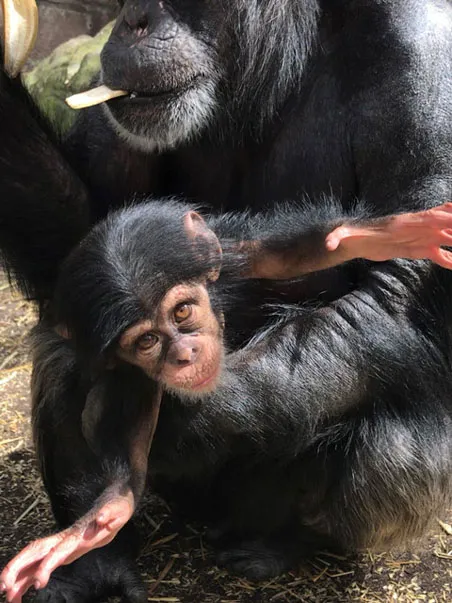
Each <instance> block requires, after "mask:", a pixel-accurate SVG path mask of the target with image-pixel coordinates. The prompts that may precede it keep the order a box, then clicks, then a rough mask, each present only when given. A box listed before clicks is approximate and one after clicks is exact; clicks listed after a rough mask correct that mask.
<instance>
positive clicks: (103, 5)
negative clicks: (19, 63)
mask: <svg viewBox="0 0 452 603" xmlns="http://www.w3.org/2000/svg"><path fill="white" fill-rule="evenodd" d="M37 2H38V8H39V34H38V39H37V43H36V46H35V49H34V51H33V54H32V57H31V58H32V59H33V60H38V59H41V58H43V57H45V56H47V55H48V54H49V52H51V51H52V50H53V49H54V48H55V47H56V46H58V44H61V43H62V42H65V41H66V40H68V39H69V38H73V37H74V36H78V35H81V34H89V35H94V34H96V33H97V32H98V31H99V30H100V29H101V28H102V27H103V26H104V25H105V24H106V23H108V22H109V21H111V20H112V19H113V18H114V17H115V14H116V13H117V10H118V5H117V3H116V1H115V0H37Z"/></svg>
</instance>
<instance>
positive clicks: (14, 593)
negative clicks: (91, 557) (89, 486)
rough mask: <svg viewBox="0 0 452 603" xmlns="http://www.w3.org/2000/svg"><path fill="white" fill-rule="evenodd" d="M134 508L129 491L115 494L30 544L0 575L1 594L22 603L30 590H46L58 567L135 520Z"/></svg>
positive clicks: (13, 602)
mask: <svg viewBox="0 0 452 603" xmlns="http://www.w3.org/2000/svg"><path fill="white" fill-rule="evenodd" d="M134 508H135V505H134V497H133V494H132V492H131V491H130V490H129V491H128V492H127V493H126V494H124V495H118V494H115V495H114V497H112V498H110V499H109V500H107V502H104V503H102V504H101V505H99V506H98V507H95V508H94V509H93V510H91V511H89V512H88V513H87V514H86V515H84V516H83V517H81V518H80V519H79V520H78V521H77V522H75V523H74V524H73V525H72V526H70V527H69V528H66V529H65V530H63V531H61V532H58V533H57V534H53V535H52V536H48V537H46V538H40V539H38V540H35V541H34V542H32V543H30V544H29V545H27V546H26V547H25V548H24V549H23V550H22V551H21V552H20V553H19V554H18V555H16V557H14V559H12V560H11V561H10V562H9V563H8V565H7V566H6V567H5V568H4V570H3V571H2V573H1V574H0V592H5V593H6V600H7V601H8V603H21V601H22V597H23V595H24V594H25V593H26V592H27V590H28V589H29V588H30V587H32V586H34V587H35V588H36V589H40V588H44V587H45V586H46V585H47V583H48V581H49V578H50V575H51V574H52V572H53V571H54V570H55V569H56V568H57V567H60V566H61V565H68V564H69V563H72V562H73V561H75V560H76V559H78V558H79V557H81V556H82V555H85V554H86V553H87V552H89V551H91V550H93V549H97V548H100V547H103V546H105V545H107V544H108V543H109V542H111V541H112V540H113V539H114V538H115V536H116V534H117V533H118V532H119V530H120V529H121V528H122V527H124V526H125V524H126V523H127V522H128V521H129V519H130V518H131V517H132V515H133V512H134Z"/></svg>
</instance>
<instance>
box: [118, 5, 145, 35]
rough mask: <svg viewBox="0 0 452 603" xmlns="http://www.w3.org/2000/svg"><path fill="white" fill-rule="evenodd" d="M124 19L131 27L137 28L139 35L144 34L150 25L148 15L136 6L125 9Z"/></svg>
mask: <svg viewBox="0 0 452 603" xmlns="http://www.w3.org/2000/svg"><path fill="white" fill-rule="evenodd" d="M124 21H125V22H126V23H127V25H128V26H129V27H130V29H133V30H135V31H136V32H137V33H138V35H141V34H143V33H144V32H145V31H146V29H147V27H148V25H149V17H148V15H147V14H145V13H143V12H141V11H137V10H136V9H134V8H130V9H129V10H126V11H125V13H124Z"/></svg>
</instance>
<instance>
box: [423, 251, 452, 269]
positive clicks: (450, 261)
mask: <svg viewBox="0 0 452 603" xmlns="http://www.w3.org/2000/svg"><path fill="white" fill-rule="evenodd" d="M428 259H429V260H432V262H435V264H438V265H439V266H441V267H442V268H446V269H447V270H452V253H451V252H450V251H447V250H446V249H441V248H440V247H438V248H435V249H434V250H432V251H431V252H430V253H429V255H428Z"/></svg>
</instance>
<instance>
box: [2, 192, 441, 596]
mask: <svg viewBox="0 0 452 603" xmlns="http://www.w3.org/2000/svg"><path fill="white" fill-rule="evenodd" d="M432 212H433V215H434V214H435V213H436V214H438V216H439V217H441V216H442V219H445V220H446V223H449V224H450V213H451V212H452V207H451V206H447V207H446V208H444V209H440V210H430V212H426V214H412V215H411V216H409V215H408V216H406V215H404V216H400V217H399V218H396V221H397V227H396V228H393V229H392V232H393V233H394V232H395V233H396V234H397V237H399V238H400V235H401V234H402V233H404V234H405V235H408V236H409V239H410V240H413V239H415V238H417V237H416V232H419V231H420V232H421V235H422V234H426V233H427V232H428V231H427V230H426V228H425V222H424V221H423V220H422V217H423V216H424V217H425V215H427V216H428V215H432ZM447 212H449V213H447ZM354 214H355V216H354V219H353V220H351V219H350V217H347V216H344V213H343V211H342V209H341V207H340V204H339V203H337V202H336V203H334V202H329V203H327V202H326V201H325V202H324V203H323V205H322V206H321V207H315V206H313V205H311V206H304V207H297V206H294V205H293V206H291V207H286V208H279V209H277V210H276V211H275V212H272V213H271V214H267V215H255V216H253V217H250V216H249V215H248V214H237V215H232V216H231V215H227V216H221V217H217V218H212V217H211V218H210V219H209V224H208V225H207V224H206V223H205V222H204V220H203V219H202V218H201V216H200V215H199V214H198V213H196V212H194V211H193V210H191V209H190V208H189V207H186V206H184V205H182V204H181V203H175V202H174V201H172V202H171V201H167V202H151V203H148V204H145V205H139V206H137V207H134V208H131V209H128V210H123V211H122V212H119V213H117V214H116V215H112V216H111V217H110V218H109V219H108V220H107V221H106V222H105V223H101V224H100V225H99V226H98V227H96V228H95V229H94V230H93V231H92V232H91V233H90V234H89V235H88V236H87V237H86V238H85V240H84V241H83V242H82V243H81V244H80V245H79V246H78V247H77V248H76V250H75V251H74V252H73V253H72V254H71V255H70V256H69V258H68V259H67V260H66V262H65V264H64V266H63V269H62V272H61V275H60V279H59V283H58V285H57V289H56V295H55V298H54V300H53V301H52V302H51V305H50V306H49V307H48V308H47V313H46V318H45V319H44V320H43V321H42V322H41V325H40V326H39V328H38V329H37V331H36V341H35V353H36V358H35V360H36V362H35V372H34V385H33V391H34V422H35V435H36V439H37V445H38V453H39V457H40V459H41V462H42V464H43V466H44V467H46V469H45V471H44V473H43V475H44V480H45V483H46V486H47V489H48V491H49V493H50V495H51V500H52V504H53V509H54V512H55V515H56V517H57V519H58V521H59V523H60V525H62V526H69V527H66V529H65V530H64V531H62V532H60V533H58V534H55V535H53V536H50V537H48V538H44V539H41V540H39V541H36V542H34V543H32V544H31V545H29V546H28V547H27V548H26V549H25V550H24V551H22V553H21V554H20V555H18V556H17V557H16V558H15V559H14V560H13V561H12V562H11V563H10V564H9V566H8V567H7V568H6V569H5V571H4V572H3V574H2V579H3V580H4V582H5V589H7V591H8V593H7V594H8V598H9V600H13V601H18V600H19V599H20V597H21V594H22V593H23V592H24V591H25V590H26V589H27V588H28V587H29V586H30V585H32V584H36V585H37V586H38V587H44V586H46V585H47V582H48V580H49V576H50V574H51V572H52V570H53V569H55V568H56V567H58V566H60V565H62V564H63V563H68V562H70V561H74V560H76V559H77V558H79V557H80V556H82V555H84V554H85V553H87V552H88V551H89V550H91V549H94V548H96V547H99V546H102V545H105V544H108V543H110V542H111V540H112V539H113V538H115V536H116V540H115V542H114V543H112V544H111V545H110V546H109V547H107V548H106V549H105V550H103V551H102V552H101V553H99V552H97V553H95V555H96V559H95V560H94V559H92V553H91V554H90V555H88V556H87V557H86V558H82V559H80V560H79V561H77V562H76V563H75V564H74V565H73V566H72V567H71V568H69V569H67V568H66V569H65V570H63V571H62V570H61V569H60V570H59V571H60V575H59V574H58V573H57V574H56V575H55V578H54V579H53V580H52V582H51V583H50V585H49V587H48V589H47V591H44V593H45V595H44V598H45V599H47V598H49V597H50V599H53V598H61V597H62V598H64V599H71V598H73V597H75V598H77V600H78V599H81V600H83V599H85V598H89V597H93V598H95V597H97V596H99V595H105V594H107V593H109V592H115V589H116V590H119V591H121V590H122V592H123V594H124V595H125V596H126V598H127V599H133V600H136V599H137V598H138V597H139V596H140V594H141V589H140V586H139V581H138V580H137V578H136V576H135V574H134V572H133V568H130V566H129V564H130V561H131V559H132V558H133V554H134V550H135V546H136V545H135V544H134V542H135V538H134V536H133V528H132V526H131V525H130V524H129V525H128V526H127V527H124V526H125V524H126V523H127V521H128V520H129V519H130V517H131V515H132V513H133V511H134V510H135V508H136V506H137V504H138V502H139V500H140V497H141V494H142V492H143V489H144V486H145V482H146V473H147V466H148V456H149V450H150V446H151V442H152V439H153V436H154V432H155V428H156V423H157V418H158V414H159V409H160V403H161V397H162V393H164V394H165V397H164V400H163V405H162V408H161V418H160V422H159V424H158V427H157V431H156V432H155V435H156V437H155V440H154V443H153V446H152V448H151V454H150V469H151V474H153V475H154V477H156V478H157V482H156V485H157V487H158V488H159V487H160V489H161V490H162V491H163V492H164V493H166V494H169V495H170V496H171V500H172V502H173V503H175V504H178V505H179V506H180V508H182V509H183V510H184V512H185V513H190V512H191V513H192V514H193V512H195V515H196V516H197V517H200V518H202V520H203V521H207V522H209V523H211V525H212V527H214V528H215V529H216V530H217V531H218V530H219V531H220V533H221V538H219V539H218V542H217V545H218V546H219V547H220V550H221V549H222V550H221V552H220V555H219V560H220V561H222V562H226V563H228V564H229V565H231V566H232V567H233V568H234V569H235V570H239V571H243V572H245V573H247V574H248V575H250V576H253V577H264V576H268V575H269V574H272V573H276V572H278V571H281V570H282V569H284V568H285V567H288V566H289V565H290V563H293V562H294V561H295V560H296V559H297V557H298V556H300V555H302V554H303V553H306V552H307V551H308V550H309V548H310V547H314V546H316V545H319V543H321V542H322V543H327V542H330V543H338V544H340V545H341V546H343V547H348V546H350V545H351V546H353V547H355V546H358V545H362V546H364V545H371V544H375V542H379V541H381V542H388V541H389V542H391V541H392V540H393V539H398V538H400V536H401V535H402V534H403V533H404V532H405V530H406V531H407V532H408V533H410V534H412V535H414V534H416V533H419V531H420V530H422V528H423V527H424V526H425V525H427V523H428V519H429V517H430V516H431V515H432V514H434V513H435V512H436V510H438V509H441V508H442V506H443V505H444V504H446V503H447V502H448V501H449V500H450V498H449V497H450V495H451V488H450V484H451V481H452V480H451V479H450V478H449V473H448V472H449V470H450V465H451V464H452V459H451V451H452V441H448V440H447V438H446V435H448V431H449V429H448V427H445V428H444V438H442V441H441V443H438V442H436V445H435V447H434V448H433V449H432V443H433V442H432V443H430V442H429V440H430V439H432V440H433V439H435V441H436V438H437V437H438V434H437V433H434V432H432V426H433V425H436V421H441V420H448V419H450V416H451V413H452V405H451V404H449V398H448V397H447V396H446V397H445V398H440V399H437V398H435V397H433V399H432V400H428V403H429V404H430V403H431V406H430V407H429V408H428V409H425V410H421V409H419V408H417V407H416V405H414V406H413V407H412V408H410V410H409V411H408V415H409V417H406V416H405V414H406V413H407V410H406V408H405V406H406V403H405V402H402V403H400V401H399V400H398V396H397V395H394V393H391V391H390V390H389V391H388V388H387V386H386V384H383V385H380V384H379V388H380V389H381V391H380V392H379V396H381V397H382V398H384V397H385V396H387V399H385V400H379V404H380V405H381V407H379V408H378V409H373V408H372V405H373V402H374V400H373V399H369V396H368V394H367V393H366V392H365V389H366V385H368V384H366V385H363V384H360V383H359V381H358V375H357V374H355V375H352V372H351V371H350V369H349V368H348V367H347V368H344V370H342V371H341V374H339V373H338V371H337V370H336V372H335V373H334V372H333V371H331V372H329V374H328V378H329V379H331V380H332V381H333V382H337V387H338V388H339V387H340V391H341V392H343V391H344V385H342V386H340V381H341V379H351V381H350V382H349V383H348V384H347V386H346V387H347V389H349V390H350V389H353V388H356V391H355V392H354V396H355V397H356V399H355V400H353V399H352V400H347V401H344V400H343V399H342V398H341V396H340V395H338V396H336V397H335V398H334V399H330V400H329V403H328V405H325V404H324V400H323V399H321V398H320V399H319V398H318V397H316V396H318V393H317V394H315V393H314V391H313V390H312V383H309V379H307V378H306V376H305V375H304V374H303V373H304V370H305V369H306V365H305V363H304V362H300V360H301V359H303V358H304V357H305V356H306V352H304V350H303V345H302V342H303V340H304V339H305V338H306V337H307V336H309V335H308V333H307V332H306V327H307V325H306V324H305V321H304V320H300V317H301V316H302V315H303V313H304V312H305V311H306V309H304V308H300V307H297V306H292V307H291V306H290V305H289V304H290V302H291V300H293V301H295V302H296V301H297V300H298V298H299V297H300V286H303V284H302V283H299V284H298V286H297V284H295V283H291V284H289V285H287V284H277V283H276V282H273V283H266V284H264V285H263V282H262V281H259V282H258V283H257V289H256V291H255V293H256V294H257V295H255V296H254V295H250V293H252V292H253V289H252V287H251V284H250V281H249V280H245V279H247V278H249V277H252V278H261V277H262V276H264V275H265V276H270V275H271V276H274V275H278V276H280V277H283V278H284V277H287V276H292V275H294V274H296V273H301V272H304V271H310V270H312V269H315V268H316V266H315V265H314V264H313V260H312V258H313V257H314V256H315V252H316V251H319V253H318V254H317V256H316V257H317V261H318V263H319V266H320V267H327V266H328V265H332V264H334V263H336V262H340V261H343V260H351V259H353V258H355V257H356V256H357V255H360V254H361V250H362V248H363V240H367V243H366V244H365V246H367V247H368V248H369V249H372V254H376V255H378V254H380V253H382V254H387V253H388V248H390V247H391V243H392V241H393V240H394V235H393V234H391V229H390V228H388V226H389V225H390V224H391V223H393V220H391V219H390V220H389V221H384V220H381V219H380V220H377V221H372V220H370V221H369V220H368V221H367V225H366V226H362V225H360V224H359V223H358V224H357V218H365V217H366V212H365V211H362V210H360V211H358V209H356V210H355V212H354ZM443 214H444V215H443ZM344 222H348V224H347V225H345V226H341V227H339V228H338V229H335V230H334V231H333V235H332V236H330V237H329V242H330V243H331V244H330V247H332V248H334V247H336V251H333V252H330V251H327V250H326V249H325V248H324V245H323V241H324V238H325V236H326V235H327V233H328V232H329V230H331V229H333V228H334V226H336V225H337V224H340V223H341V224H342V223H344ZM413 235H414V236H413ZM344 236H345V238H344ZM442 236H443V237H444V238H443V242H450V240H451V238H452V234H448V233H444V234H443V235H442ZM334 238H336V239H337V240H336V241H335V240H334ZM331 239H333V240H331ZM338 241H341V243H342V244H341V245H340V246H339V247H337V246H336V244H337V242H338ZM322 247H323V249H324V250H323V252H322ZM341 247H342V249H341ZM301 291H302V289H301ZM270 299H273V300H275V301H276V302H278V303H279V307H278V309H276V308H275V307H274V306H273V307H272V308H268V307H267V303H268V301H269V300H270ZM250 303H251V304H252V308H250ZM325 309H326V308H325ZM269 310H270V312H269ZM230 319H232V323H233V326H232V328H231V324H230V323H231V320H230ZM250 319H251V324H250ZM307 320H309V318H308V319H307ZM322 322H324V328H320V329H319V328H318V329H317V330H316V334H315V337H319V336H321V337H322V338H323V337H325V339H324V340H320V341H319V342H318V343H317V345H316V347H317V348H318V355H319V356H318V357H317V358H313V361H314V363H313V365H312V366H311V367H310V368H311V369H312V368H314V367H315V368H316V370H317V371H319V370H320V371H321V370H322V369H326V368H330V367H331V362H330V361H329V359H328V356H327V354H325V352H328V348H329V346H330V345H333V346H336V348H337V352H338V353H339V354H341V355H343V358H344V361H347V360H348V358H349V357H350V349H349V348H348V345H347V344H346V342H343V341H341V334H340V332H335V331H333V332H331V331H330V329H331V327H334V326H335V325H334V324H333V323H332V322H331V320H329V319H328V317H327V316H325V319H323V320H322ZM225 325H226V328H225ZM238 325H241V329H240V330H239V329H238V328H237V326H238ZM244 325H245V326H246V329H245V326H244ZM319 326H320V325H319ZM281 332H283V333H284V339H283V341H282V342H281V339H280V333H281ZM256 333H259V337H258V339H257V340H256V341H252V342H251V343H249V344H248V345H245V346H244V345H243V341H240V342H238V340H237V338H238V337H239V336H240V338H241V339H242V340H243V339H245V340H249V338H250V336H252V335H253V334H256ZM223 338H225V339H226V346H227V349H231V347H232V349H236V348H237V346H238V345H239V346H240V347H241V348H242V349H241V351H239V352H236V353H227V354H226V355H225V350H224V347H225V346H224V343H223ZM300 342H301V345H300ZM350 343H353V342H350ZM287 344H290V345H289V346H288V345H287ZM409 344H411V341H410V342H409ZM403 347H404V346H403ZM311 352H312V350H311ZM322 356H323V358H322ZM305 359H306V358H305ZM419 360H421V361H422V360H423V359H422V358H420V359H419ZM386 362H387V361H386V359H382V360H380V364H378V365H376V366H374V367H373V370H376V371H379V370H382V369H383V368H384V370H387V367H386ZM423 366H424V365H423V364H421V368H420V369H419V379H420V381H421V382H422V381H423V379H425V380H426V383H427V382H428V379H429V378H433V375H430V373H431V371H432V366H431V362H430V363H428V365H427V370H424V369H423V368H422V367H423ZM443 370H444V367H441V368H439V369H436V371H435V375H436V376H437V377H442V378H443V379H444V375H443V374H442V371H443ZM288 373H290V380H289V381H288V380H287V374H288ZM367 379H368V380H369V379H372V378H371V377H369V376H368V375H367ZM449 380H450V379H447V380H444V387H446V385H447V384H448V383H449ZM377 381H381V379H377ZM319 385H320V384H319ZM320 387H322V386H320ZM418 389H419V385H418V384H416V385H413V386H411V391H410V393H411V394H413V395H415V394H416V393H417V390H418ZM375 391H376V390H375V389H374V393H375ZM357 399H359V402H360V406H361V407H362V409H361V412H359V413H356V412H354V411H353V408H354V406H355V405H356V402H357ZM386 413H389V417H388V418H386ZM63 417H64V418H63ZM62 419H63V420H62ZM49 420H50V421H52V422H53V421H55V427H54V429H57V430H58V436H57V437H56V438H54V439H53V441H52V442H51V441H50V440H49V439H48V435H49ZM386 421H388V422H389V424H388V425H386ZM410 421H413V422H414V424H415V426H416V429H415V430H414V431H413V430H410ZM388 428H390V431H391V434H389V437H388V434H386V433H384V432H385V431H386V430H387V429H388ZM372 429H374V430H375V431H376V432H378V431H379V430H383V433H384V437H383V438H382V439H380V438H378V437H376V438H375V439H372V440H371V441H369V442H368V443H367V442H366V441H365V440H366V438H367V437H368V434H367V430H372ZM50 431H52V430H50ZM46 434H47V435H46ZM55 435H56V434H55ZM113 435H114V439H112V436H113ZM376 435H377V434H376ZM355 438H356V440H357V441H356V442H353V440H354V439H355ZM393 438H396V439H399V438H400V441H399V442H393V441H392V439H393ZM352 442H353V443H352ZM395 443H396V444H397V445H398V446H399V447H398V448H397V450H396V452H397V453H398V457H396V458H395V459H394V460H393V461H391V460H389V459H387V458H385V457H386V455H387V454H388V450H387V448H386V446H390V450H391V454H393V453H394V444H395ZM344 446H345V447H351V448H350V450H349V451H348V454H345V450H344ZM404 446H408V449H407V450H405V448H404ZM364 452H366V454H367V455H369V458H361V455H362V456H365V455H363V453H364ZM413 455H414V456H413ZM419 455H420V456H419ZM320 469H321V474H322V479H321V483H320V484H318V483H317V485H316V486H315V487H313V484H311V479H313V476H314V475H315V474H317V473H319V472H320ZM337 471H339V476H340V477H338V475H336V472H337ZM351 475H354V476H355V477H359V480H360V483H359V484H358V485H356V484H353V483H352V481H351V480H350V476H351ZM317 479H318V477H317ZM410 480H413V483H410ZM414 483H415V484H416V487H413V486H414ZM419 484H424V485H425V488H419ZM375 489H378V498H375ZM326 492H328V495H329V497H331V500H330V501H329V502H327V501H326V500H324V496H325V493H326ZM349 497H350V499H351V500H350V502H349V503H348V508H344V506H343V504H337V503H338V502H341V503H343V502H345V500H346V499H348V498H349ZM261 498H262V499H263V500H264V501H265V505H264V509H259V510H258V509H257V507H258V506H260V504H261ZM408 500H409V507H406V508H405V509H403V513H402V512H401V506H402V508H403V505H404V504H405V505H406V504H407V502H408ZM427 509H428V512H427ZM398 514H401V516H400V517H399V518H397V519H396V517H397V515H398ZM75 520H76V521H75ZM74 521H75V523H73V522H74ZM71 523H73V525H71ZM121 528H123V530H122V532H121V533H120V534H119V535H117V534H118V532H119V530H120V529H121ZM314 537H315V539H314ZM112 563H113V567H114V568H115V571H113V574H112ZM93 564H94V566H95V567H96V570H95V571H93ZM61 572H62V574H61Z"/></svg>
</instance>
